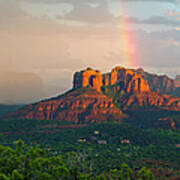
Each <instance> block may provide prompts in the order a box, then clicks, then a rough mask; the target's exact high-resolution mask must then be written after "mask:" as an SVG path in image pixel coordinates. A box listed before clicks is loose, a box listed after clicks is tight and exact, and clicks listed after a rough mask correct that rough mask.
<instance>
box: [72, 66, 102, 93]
mask: <svg viewBox="0 0 180 180" xmlns="http://www.w3.org/2000/svg"><path fill="white" fill-rule="evenodd" d="M87 86H90V87H92V88H94V89H96V90H97V91H100V90H101V86H102V73H101V71H98V70H96V71H95V70H93V69H91V68H87V69H86V70H84V71H80V72H76V73H75V74H74V82H73V88H75V89H76V88H81V87H87Z"/></svg>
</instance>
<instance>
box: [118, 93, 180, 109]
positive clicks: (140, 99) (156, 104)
mask: <svg viewBox="0 0 180 180" xmlns="http://www.w3.org/2000/svg"><path fill="white" fill-rule="evenodd" d="M121 104H123V105H124V108H125V109H133V110H134V109H138V108H145V109H156V110H158V109H164V110H169V111H180V98H178V97H172V96H169V95H159V94H158V93H157V92H144V93H136V94H132V95H131V96H126V97H124V98H122V99H121Z"/></svg>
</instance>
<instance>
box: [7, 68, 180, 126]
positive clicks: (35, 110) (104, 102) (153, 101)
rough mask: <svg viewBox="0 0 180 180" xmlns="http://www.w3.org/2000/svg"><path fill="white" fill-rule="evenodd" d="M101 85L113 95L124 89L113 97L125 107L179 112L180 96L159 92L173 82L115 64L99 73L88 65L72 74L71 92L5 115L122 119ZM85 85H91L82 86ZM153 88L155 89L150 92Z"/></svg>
mask: <svg viewBox="0 0 180 180" xmlns="http://www.w3.org/2000/svg"><path fill="white" fill-rule="evenodd" d="M152 77H153V80H152ZM159 83H160V85H159ZM103 85H104V86H107V85H110V87H111V88H114V89H113V92H114V91H115V92H117V93H114V94H118V93H122V92H124V93H123V96H122V97H121V98H120V99H116V97H113V99H114V100H115V101H116V100H118V101H116V102H118V103H119V104H121V105H122V107H123V108H124V110H127V109H128V110H131V109H133V110H134V109H135V110H136V109H138V108H145V109H149V108H150V109H156V110H157V109H164V110H170V111H180V98H177V97H172V96H169V95H160V94H159V93H158V92H159V90H160V91H161V90H162V88H165V89H166V90H168V89H169V90H170V89H171V85H172V82H171V80H169V79H168V78H166V77H163V78H162V77H159V76H154V75H153V76H152V75H148V74H147V73H145V72H144V71H143V70H137V71H135V70H130V69H125V68H122V67H116V68H114V69H113V70H112V71H111V72H110V73H107V74H104V75H102V74H101V72H100V71H95V70H93V69H90V68H88V69H86V70H85V71H81V72H77V73H75V75H74V85H73V88H74V89H73V90H72V91H70V92H68V93H66V94H65V95H62V96H59V97H57V98H53V99H49V100H47V101H41V102H39V103H36V104H32V105H29V106H26V107H24V108H23V109H20V110H18V111H16V112H14V113H12V114H9V115H8V116H7V117H6V118H20V119H26V118H27V119H42V120H54V119H55V120H66V121H71V122H74V123H81V122H89V121H91V122H95V121H96V122H97V121H107V120H110V119H115V120H121V119H122V117H123V114H122V112H121V110H120V109H117V108H115V107H114V104H113V100H112V99H110V98H108V97H107V96H105V95H103V94H102V93H101V87H102V86H103ZM87 86H88V87H90V88H85V87H87ZM154 86H157V87H154ZM79 88H80V89H79ZM155 89H158V91H157V92H152V91H151V90H155ZM122 90H123V91H122ZM118 97H119V96H118Z"/></svg>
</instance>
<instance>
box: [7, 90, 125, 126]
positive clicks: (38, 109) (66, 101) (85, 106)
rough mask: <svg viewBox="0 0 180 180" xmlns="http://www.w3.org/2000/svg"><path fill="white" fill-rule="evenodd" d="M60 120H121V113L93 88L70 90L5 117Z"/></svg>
mask: <svg viewBox="0 0 180 180" xmlns="http://www.w3.org/2000/svg"><path fill="white" fill-rule="evenodd" d="M12 117H13V118H19V119H40V120H60V121H69V122H74V123H85V122H86V123H87V122H101V121H108V120H111V119H112V118H113V119H114V120H117V121H121V119H122V117H123V114H122V111H121V110H120V109H117V108H115V107H114V104H113V102H112V100H111V99H110V98H108V97H107V96H105V95H103V94H101V93H98V92H97V91H95V90H93V89H88V88H84V89H82V90H75V91H71V92H69V93H67V94H65V95H63V96H60V97H57V98H53V99H50V100H47V101H42V102H39V103H36V104H32V105H29V106H26V107H24V108H23V109H21V110H18V111H16V112H14V113H11V114H9V115H8V116H6V118H12Z"/></svg>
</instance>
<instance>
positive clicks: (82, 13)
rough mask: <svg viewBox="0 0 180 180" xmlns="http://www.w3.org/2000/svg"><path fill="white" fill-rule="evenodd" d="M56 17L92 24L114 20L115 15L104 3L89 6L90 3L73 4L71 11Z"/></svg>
mask: <svg viewBox="0 0 180 180" xmlns="http://www.w3.org/2000/svg"><path fill="white" fill-rule="evenodd" d="M57 18H58V19H64V20H74V21H81V22H85V23H93V24H96V23H110V22H112V21H114V20H115V17H114V16H113V15H112V14H110V12H109V10H108V5H107V4H106V3H103V4H101V5H97V6H91V5H90V4H78V5H74V8H73V10H72V11H70V12H69V13H67V14H66V15H65V16H57Z"/></svg>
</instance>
